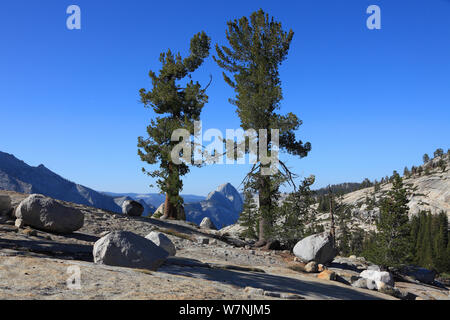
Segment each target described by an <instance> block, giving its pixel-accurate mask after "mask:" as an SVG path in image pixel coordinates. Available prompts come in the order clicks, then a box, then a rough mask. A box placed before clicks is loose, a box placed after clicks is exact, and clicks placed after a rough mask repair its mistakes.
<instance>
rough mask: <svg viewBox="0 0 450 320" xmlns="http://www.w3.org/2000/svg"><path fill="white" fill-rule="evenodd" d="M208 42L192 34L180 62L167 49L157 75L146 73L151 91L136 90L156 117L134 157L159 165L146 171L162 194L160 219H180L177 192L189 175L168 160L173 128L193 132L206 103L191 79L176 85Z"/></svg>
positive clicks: (200, 57) (199, 61)
mask: <svg viewBox="0 0 450 320" xmlns="http://www.w3.org/2000/svg"><path fill="white" fill-rule="evenodd" d="M209 49H210V39H209V37H208V36H207V35H206V34H205V33H204V32H201V33H198V34H196V35H195V36H194V37H193V38H192V40H191V44H190V55H189V56H188V57H187V58H185V59H182V58H181V55H180V54H179V53H178V54H176V55H174V54H173V53H172V52H171V51H170V50H168V51H167V52H166V53H162V54H161V55H160V59H159V61H160V62H161V64H162V68H161V70H160V72H159V74H158V75H157V74H156V73H155V72H153V71H150V72H149V76H150V78H151V80H152V85H153V88H152V90H151V91H147V90H146V89H141V90H140V96H141V102H142V103H143V104H144V105H145V107H149V108H152V109H153V111H154V112H155V113H156V114H157V115H160V116H157V117H156V118H155V119H152V120H151V123H150V125H149V126H148V127H147V133H148V136H149V138H148V139H144V138H143V137H139V138H138V148H139V149H138V154H139V156H140V158H141V160H142V161H145V162H147V163H149V164H156V163H159V169H157V170H153V171H150V172H149V171H146V170H145V169H144V168H143V169H142V170H143V171H144V172H146V173H147V174H148V175H149V176H151V177H152V178H158V180H157V181H156V183H157V185H158V187H159V189H160V190H161V192H163V193H165V194H166V201H165V204H164V216H163V217H164V218H168V219H181V218H183V216H182V212H183V210H182V203H183V199H182V198H181V197H180V191H181V190H182V188H183V182H182V180H181V177H182V176H183V175H185V174H187V173H188V172H189V167H188V165H187V164H185V163H181V164H175V163H174V162H173V161H172V158H171V152H172V150H173V147H174V146H175V145H176V144H178V143H179V142H178V141H171V138H172V133H173V131H174V130H176V129H186V130H188V131H189V132H190V133H191V134H193V133H194V121H196V120H199V118H200V113H201V111H202V108H203V106H204V105H205V103H206V102H207V101H208V96H207V95H206V94H205V89H202V88H201V86H200V84H199V83H198V82H195V83H194V82H193V81H192V80H191V81H190V82H188V83H187V84H186V85H185V86H184V87H182V86H180V85H179V84H178V83H177V82H179V81H182V80H184V78H186V77H187V76H188V77H189V78H190V77H191V73H193V72H194V71H195V70H197V69H198V68H199V67H200V66H201V64H202V63H203V61H204V59H205V58H206V57H207V56H208V55H209Z"/></svg>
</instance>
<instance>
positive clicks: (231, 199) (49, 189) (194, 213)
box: [0, 151, 243, 228]
mask: <svg viewBox="0 0 450 320" xmlns="http://www.w3.org/2000/svg"><path fill="white" fill-rule="evenodd" d="M0 190H9V191H16V192H21V193H28V194H32V193H39V194H43V195H45V196H48V197H51V198H54V199H58V200H63V201H68V202H73V203H78V204H82V205H87V206H91V207H95V208H99V209H104V210H108V211H112V212H118V213H121V212H122V204H123V202H124V201H126V200H136V201H138V202H140V203H141V204H142V205H143V207H144V214H143V215H144V216H151V215H152V214H153V213H154V212H155V210H156V209H155V208H157V207H159V206H160V205H161V204H162V203H163V202H164V200H165V195H163V194H159V193H148V194H139V193H112V192H98V191H95V190H93V189H90V188H88V187H85V186H82V185H80V184H76V183H74V182H72V181H69V180H67V179H65V178H63V177H61V176H59V175H58V174H56V173H54V172H53V171H51V170H49V169H47V168H46V167H45V166H44V165H42V164H41V165H39V166H37V167H33V166H30V165H28V164H26V163H25V162H24V161H22V160H19V159H17V158H16V157H15V156H14V155H12V154H8V153H5V152H1V151H0ZM181 196H182V197H183V199H184V201H185V212H186V219H187V220H188V221H191V222H195V223H197V224H200V222H201V221H202V220H203V218H204V217H210V218H211V220H212V221H213V222H214V224H215V225H216V226H217V227H219V228H220V227H222V226H227V225H230V224H233V223H236V221H237V220H238V218H239V215H240V212H241V211H242V205H243V201H242V197H241V195H240V194H239V192H238V191H237V190H236V189H235V188H234V187H233V186H232V185H231V184H230V183H225V184H223V185H221V186H219V187H218V188H217V189H216V190H215V191H213V192H211V193H210V194H209V195H208V196H207V197H203V196H197V195H191V194H188V195H181Z"/></svg>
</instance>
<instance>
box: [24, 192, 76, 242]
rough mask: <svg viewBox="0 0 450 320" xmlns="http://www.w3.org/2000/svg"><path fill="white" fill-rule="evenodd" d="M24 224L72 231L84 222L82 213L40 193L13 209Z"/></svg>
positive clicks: (53, 229)
mask: <svg viewBox="0 0 450 320" xmlns="http://www.w3.org/2000/svg"><path fill="white" fill-rule="evenodd" d="M15 216H16V218H17V219H21V220H22V222H23V224H24V225H28V226H30V227H33V228H36V229H40V230H43V231H48V232H54V233H62V234H65V233H72V232H74V231H76V230H78V229H80V228H81V227H83V223H84V213H83V212H82V211H80V210H78V209H76V208H72V207H69V206H66V205H63V204H62V203H60V202H58V201H56V200H54V199H52V198H48V197H45V196H43V195H40V194H32V195H30V196H29V197H27V198H25V199H24V200H22V202H21V203H20V204H19V205H18V207H17V208H16V210H15Z"/></svg>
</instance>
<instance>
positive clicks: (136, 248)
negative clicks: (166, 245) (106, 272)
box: [93, 231, 169, 270]
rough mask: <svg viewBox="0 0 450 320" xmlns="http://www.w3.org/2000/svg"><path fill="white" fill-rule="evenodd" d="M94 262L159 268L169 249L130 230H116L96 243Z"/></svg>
mask: <svg viewBox="0 0 450 320" xmlns="http://www.w3.org/2000/svg"><path fill="white" fill-rule="evenodd" d="M93 255H94V262H95V263H98V264H106V265H109V266H118V267H127V268H139V269H149V270H157V269H158V268H159V267H160V266H161V265H162V264H163V263H164V261H166V259H167V257H168V255H169V254H168V253H167V251H165V250H163V249H162V248H160V247H158V246H157V245H156V244H154V243H153V242H152V241H150V240H148V239H146V238H144V237H141V236H139V235H137V234H134V233H132V232H129V231H114V232H111V233H108V234H107V235H106V236H104V237H103V238H100V239H99V240H98V241H97V242H96V243H95V244H94V250H93Z"/></svg>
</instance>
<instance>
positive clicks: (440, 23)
mask: <svg viewBox="0 0 450 320" xmlns="http://www.w3.org/2000/svg"><path fill="white" fill-rule="evenodd" d="M71 4H76V5H78V6H79V7H80V8H81V18H82V29H81V30H68V29H67V28H66V19H67V17H68V15H67V14H66V8H67V7H68V6H69V5H71ZM371 4H376V5H379V6H380V8H381V24H382V29H381V30H369V29H367V27H366V19H367V18H368V16H369V15H368V14H366V9H367V7H368V6H369V5H371ZM259 8H262V9H263V10H265V11H266V12H268V13H269V14H270V15H272V16H274V17H275V18H276V19H277V20H279V21H281V22H282V23H283V26H284V28H286V29H288V28H292V29H293V30H294V32H295V35H294V40H293V42H292V45H291V50H290V53H289V56H288V59H287V60H286V61H285V63H284V64H283V66H282V67H281V79H282V84H283V94H284V100H283V102H282V109H281V112H283V113H285V112H290V111H292V112H294V113H296V114H297V115H298V116H299V117H300V119H302V120H303V122H304V124H303V125H302V126H301V128H300V130H299V131H298V137H300V138H301V139H302V140H303V141H310V142H311V144H312V151H311V153H310V155H309V156H308V157H306V158H304V159H296V158H294V157H291V156H282V159H283V160H286V161H287V163H288V165H289V166H290V167H291V168H292V169H293V170H294V171H295V172H297V173H298V174H299V175H300V177H304V176H308V175H309V174H315V175H316V185H315V187H322V186H326V185H327V184H330V183H339V182H348V181H361V180H362V179H363V178H365V177H368V178H370V179H375V178H380V177H382V176H385V175H387V174H390V173H392V170H403V167H404V166H405V165H408V166H411V165H413V164H419V163H420V162H421V158H422V155H423V154H424V153H425V152H428V153H429V154H432V152H433V151H434V150H435V149H436V148H438V147H442V148H444V149H445V150H447V148H448V147H450V146H449V144H448V142H449V141H450V130H449V120H450V1H447V0H429V1H423V0H420V1H419V0H412V1H411V0H409V1H406V0H395V1H392V0H389V1H381V0H370V1H365V0H346V1H333V0H328V1H324V0H316V1H299V0H296V1H281V0H279V1H265V0H247V1H242V0H241V1H170V2H167V1H138V0H130V1H114V0H111V1H100V0H89V1H84V0H71V1H63V0H53V1H50V0H43V1H28V0H27V1H23V0H15V1H2V4H1V10H0V35H1V39H2V46H1V50H0V137H1V138H0V151H4V152H8V153H12V154H14V155H15V156H17V157H18V158H19V159H22V160H24V161H25V162H27V163H29V164H31V165H38V164H40V163H43V164H44V165H45V166H46V167H48V168H49V169H51V170H53V171H55V172H56V173H58V174H60V175H62V176H64V177H65V178H68V179H70V180H72V181H75V182H77V183H80V184H83V185H86V186H88V187H91V188H94V189H97V190H105V191H114V192H156V191H157V190H156V189H154V188H153V189H151V188H149V184H150V183H152V181H151V180H150V178H149V177H147V176H145V175H144V174H142V172H141V167H142V166H143V163H142V162H141V161H140V159H139V157H138V156H137V147H136V144H137V137H138V136H141V135H145V133H146V130H145V128H146V126H147V124H148V123H149V120H150V119H151V117H152V116H153V113H152V112H151V111H150V110H148V109H145V108H144V107H143V105H141V104H140V103H139V102H138V99H139V95H138V90H139V89H140V88H143V87H144V88H147V89H150V85H151V83H150V80H149V78H148V71H149V70H150V69H152V70H155V71H157V70H159V67H160V65H159V62H158V57H159V54H160V52H163V51H166V50H167V49H168V48H171V49H172V50H173V51H180V52H181V53H182V54H186V53H187V50H188V45H189V40H190V38H191V37H192V35H194V34H195V33H197V32H199V31H201V30H204V31H205V32H206V33H207V34H208V35H209V36H210V37H211V38H212V42H213V44H215V43H219V44H225V29H226V22H227V21H229V20H231V19H235V18H240V17H242V16H244V15H246V16H248V15H249V14H250V13H251V12H253V11H256V10H258V9H259ZM212 53H214V52H213V51H212ZM209 75H212V76H213V82H212V84H211V86H210V87H209V89H208V95H209V103H208V104H207V105H206V106H205V108H204V111H203V114H202V117H203V128H204V129H208V128H218V129H220V130H222V131H223V132H225V129H226V128H238V127H239V119H238V117H237V114H236V113H235V107H234V106H232V105H230V104H229V103H228V98H229V97H231V96H233V95H234V93H233V91H232V90H231V89H230V88H228V87H227V86H226V84H225V83H224V81H223V79H222V76H221V70H220V69H219V68H218V67H217V66H216V65H215V64H214V62H213V60H212V58H211V57H210V58H209V59H208V60H207V61H206V63H205V64H204V65H203V66H202V68H201V70H199V71H197V72H196V73H195V74H194V79H196V80H198V81H200V82H201V83H203V84H207V82H208V81H209ZM247 170H248V165H247V166H246V165H244V166H243V165H234V166H230V165H221V166H218V165H216V166H207V167H203V168H201V169H195V168H194V169H192V171H191V173H190V174H189V175H188V176H186V177H185V179H184V191H183V192H184V193H192V194H199V195H205V194H207V193H208V192H209V191H211V190H213V189H215V188H216V187H217V185H219V184H221V183H223V182H231V183H232V184H234V185H235V186H238V185H239V184H240V182H241V180H242V178H243V177H244V176H245V173H246V172H247Z"/></svg>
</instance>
